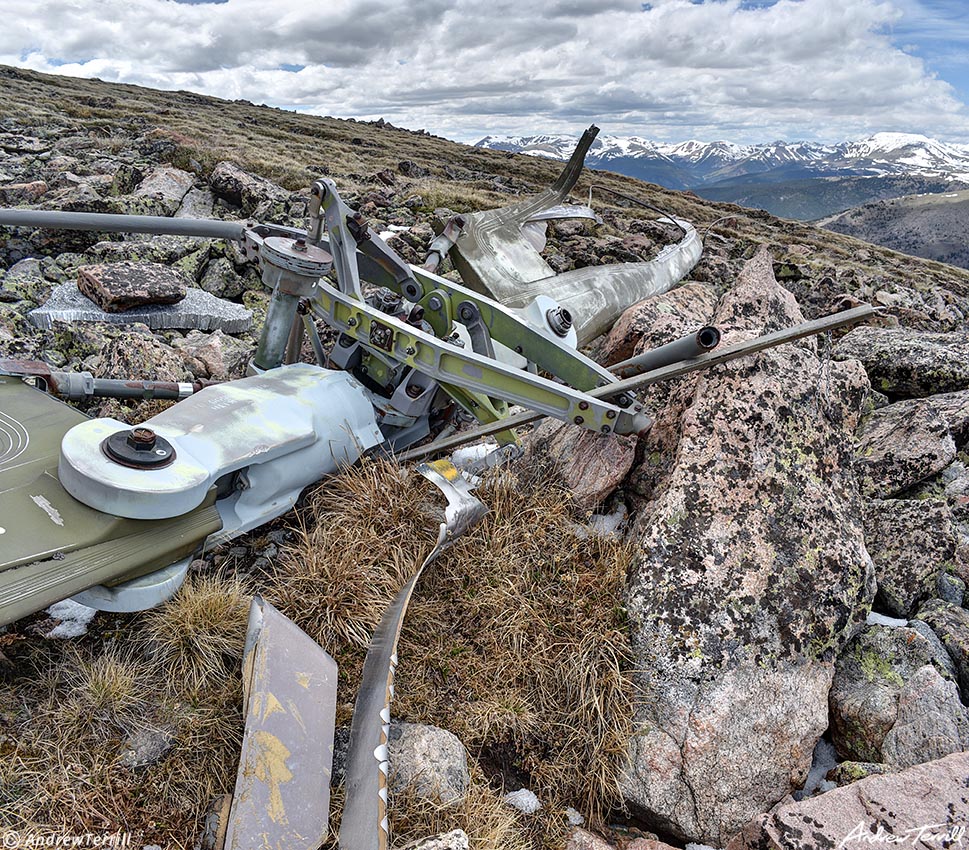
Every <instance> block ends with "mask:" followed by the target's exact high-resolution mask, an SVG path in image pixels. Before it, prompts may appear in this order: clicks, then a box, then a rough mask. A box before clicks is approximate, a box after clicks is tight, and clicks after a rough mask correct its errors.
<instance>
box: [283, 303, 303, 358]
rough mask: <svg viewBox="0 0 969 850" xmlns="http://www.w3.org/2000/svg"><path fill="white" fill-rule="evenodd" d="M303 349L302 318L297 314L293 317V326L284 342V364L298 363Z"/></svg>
mask: <svg viewBox="0 0 969 850" xmlns="http://www.w3.org/2000/svg"><path fill="white" fill-rule="evenodd" d="M302 349H303V317H302V316H300V315H299V314H298V313H297V315H296V316H294V317H293V326H292V327H291V328H290V329H289V339H288V340H286V360H285V362H286V363H298V362H299V355H300V352H301V351H302Z"/></svg>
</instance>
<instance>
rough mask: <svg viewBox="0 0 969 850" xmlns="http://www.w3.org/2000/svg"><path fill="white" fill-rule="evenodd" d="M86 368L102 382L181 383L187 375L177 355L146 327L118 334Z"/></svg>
mask: <svg viewBox="0 0 969 850" xmlns="http://www.w3.org/2000/svg"><path fill="white" fill-rule="evenodd" d="M87 365H88V366H89V367H93V368H91V371H92V372H94V373H95V374H96V375H97V376H98V377H99V378H116V379H118V380H138V379H143V380H155V381H181V380H183V379H184V375H185V367H184V366H183V365H182V358H181V357H179V355H178V353H177V352H176V351H174V350H173V349H172V348H171V347H169V346H167V345H165V343H163V342H162V341H161V340H159V339H158V338H157V337H155V336H154V335H152V334H151V333H149V332H148V330H147V328H144V326H142V330H141V331H139V330H138V329H137V326H136V327H135V328H134V329H132V330H125V331H123V332H122V333H119V334H118V335H117V336H115V337H114V338H113V339H111V340H110V341H109V342H108V343H107V344H106V345H105V346H104V348H102V349H101V351H100V353H99V354H98V355H97V360H96V362H89V363H88V364H87Z"/></svg>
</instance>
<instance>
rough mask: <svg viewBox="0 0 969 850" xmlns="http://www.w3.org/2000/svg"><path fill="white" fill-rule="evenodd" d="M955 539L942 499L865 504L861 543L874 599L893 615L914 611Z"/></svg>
mask: <svg viewBox="0 0 969 850" xmlns="http://www.w3.org/2000/svg"><path fill="white" fill-rule="evenodd" d="M958 543H959V539H958V536H957V534H956V530H955V527H954V526H953V524H952V515H951V513H950V511H949V506H948V505H947V504H946V502H945V501H944V500H942V499H886V500H884V501H877V500H875V501H871V502H869V503H868V504H867V506H866V509H865V545H866V546H867V548H868V553H869V554H870V555H871V558H872V561H873V562H874V564H875V578H876V580H877V582H878V596H877V597H876V602H877V604H878V605H879V606H881V607H882V608H884V609H885V610H886V611H888V613H890V614H891V615H893V616H895V617H911V616H914V614H915V611H916V609H917V608H918V604H919V603H920V602H921V601H922V600H923V599H925V598H927V597H928V596H930V595H931V594H932V593H933V592H934V591H935V589H936V584H937V580H938V576H939V573H940V572H942V571H943V570H944V569H945V567H946V565H947V564H948V563H950V562H951V561H952V559H953V558H954V557H955V553H956V547H957V546H958Z"/></svg>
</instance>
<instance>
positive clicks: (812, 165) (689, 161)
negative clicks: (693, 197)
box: [476, 133, 969, 189]
mask: <svg viewBox="0 0 969 850" xmlns="http://www.w3.org/2000/svg"><path fill="white" fill-rule="evenodd" d="M576 142H577V138H576V137H572V136H550V135H544V136H486V137H485V138H483V139H481V141H479V142H477V143H476V147H484V148H492V149H495V150H505V151H517V152H521V153H525V154H531V155H534V156H546V157H550V158H552V159H561V160H565V159H568V157H569V155H570V154H571V152H572V150H573V148H574V147H575V144H576ZM586 164H587V165H588V166H590V167H591V168H600V169H607V170H609V171H618V172H619V173H621V174H627V175H629V176H633V177H639V178H641V179H644V180H649V181H651V182H654V183H659V184H661V185H663V186H666V187H668V188H670V189H692V188H696V187H700V186H704V187H711V186H714V185H718V186H726V185H730V184H733V183H737V182H741V181H742V182H744V183H749V182H757V183H774V182H782V181H789V180H796V179H804V178H812V177H829V176H831V177H889V176H919V177H932V178H939V179H948V180H962V181H969V144H951V143H945V142H939V141H936V140H935V139H930V138H928V137H926V136H920V135H916V134H911V133H876V134H875V135H873V136H871V137H870V138H867V139H862V140H860V141H849V142H842V143H840V144H836V145H822V144H815V143H813V142H771V143H769V144H756V145H737V144H734V143H733V142H724V141H715V142H700V141H695V140H691V141H686V142H678V143H676V144H669V143H664V142H654V141H651V140H649V139H643V138H638V137H630V138H620V137H618V136H602V135H600V136H598V137H597V138H596V140H595V142H594V143H593V145H592V148H591V149H590V151H589V154H588V156H587V157H586ZM754 175H756V177H755V178H754V179H753V180H751V177H752V176H754Z"/></svg>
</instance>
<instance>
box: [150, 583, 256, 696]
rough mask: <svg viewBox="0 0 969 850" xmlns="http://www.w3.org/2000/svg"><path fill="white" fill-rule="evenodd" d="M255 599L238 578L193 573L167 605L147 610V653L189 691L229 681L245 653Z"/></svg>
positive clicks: (170, 676) (166, 673)
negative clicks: (234, 666)
mask: <svg viewBox="0 0 969 850" xmlns="http://www.w3.org/2000/svg"><path fill="white" fill-rule="evenodd" d="M250 598H251V593H249V592H247V589H246V587H245V585H244V584H243V583H242V582H241V581H239V580H238V579H237V578H233V577H226V576H221V575H203V576H189V577H188V578H187V579H186V581H185V585H184V586H183V589H182V591H181V592H180V593H179V594H178V595H177V596H175V598H174V599H172V600H171V601H170V602H168V604H166V605H163V606H162V607H160V608H155V609H153V610H151V611H146V612H145V614H144V621H143V624H142V631H141V640H142V642H143V645H144V647H145V650H146V654H147V655H148V656H149V657H151V658H152V659H153V660H154V662H155V664H156V665H157V666H158V667H160V668H161V669H162V671H163V672H164V674H165V676H166V677H167V678H168V679H169V680H171V681H175V682H179V683H181V687H182V688H183V690H184V691H185V692H186V693H188V694H191V693H194V692H196V691H198V690H199V689H202V688H206V687H209V686H210V684H211V683H212V682H215V681H220V680H224V679H225V678H226V675H227V672H228V671H229V669H230V668H231V666H232V665H234V664H237V663H238V661H239V659H240V658H241V657H242V647H243V644H244V643H245V638H246V624H247V621H248V611H249V600H250Z"/></svg>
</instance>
